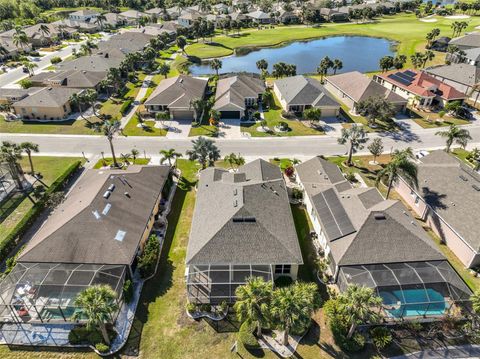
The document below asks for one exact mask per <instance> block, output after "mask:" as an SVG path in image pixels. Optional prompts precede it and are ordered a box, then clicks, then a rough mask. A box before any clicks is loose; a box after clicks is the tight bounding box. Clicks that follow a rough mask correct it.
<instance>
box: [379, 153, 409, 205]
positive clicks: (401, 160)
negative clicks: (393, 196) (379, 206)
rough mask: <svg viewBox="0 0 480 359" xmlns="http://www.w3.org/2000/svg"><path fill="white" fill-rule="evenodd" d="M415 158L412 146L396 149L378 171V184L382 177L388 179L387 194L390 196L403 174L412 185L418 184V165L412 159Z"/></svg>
mask: <svg viewBox="0 0 480 359" xmlns="http://www.w3.org/2000/svg"><path fill="white" fill-rule="evenodd" d="M413 158H414V155H413V151H412V149H411V148H410V147H408V148H406V149H404V150H395V151H393V153H392V155H391V159H390V162H388V163H387V164H386V165H385V166H384V167H383V168H382V169H381V170H380V171H378V173H377V179H376V183H377V184H378V183H379V182H380V180H381V179H382V178H385V179H386V180H387V186H388V189H387V195H386V198H387V199H388V197H389V196H390V192H391V190H392V187H393V184H394V183H395V182H396V181H397V180H398V178H399V177H400V176H402V177H403V178H404V179H405V180H406V181H407V182H408V183H409V184H410V185H411V186H413V187H417V186H418V177H417V165H416V164H415V162H413V161H412V159H413Z"/></svg>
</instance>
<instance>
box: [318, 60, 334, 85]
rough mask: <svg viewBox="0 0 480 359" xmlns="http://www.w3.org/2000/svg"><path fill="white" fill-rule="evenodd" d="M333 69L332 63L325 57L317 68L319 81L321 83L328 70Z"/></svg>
mask: <svg viewBox="0 0 480 359" xmlns="http://www.w3.org/2000/svg"><path fill="white" fill-rule="evenodd" d="M332 67H333V61H332V60H330V58H329V57H328V56H325V57H324V58H323V59H322V60H321V61H320V64H319V65H318V67H317V72H318V74H319V75H320V80H321V81H322V82H323V78H324V77H325V76H326V75H327V73H328V70H329V69H330V68H332Z"/></svg>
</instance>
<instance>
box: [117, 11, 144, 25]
mask: <svg viewBox="0 0 480 359" xmlns="http://www.w3.org/2000/svg"><path fill="white" fill-rule="evenodd" d="M118 15H119V17H120V18H121V19H124V20H125V21H126V23H127V24H128V25H136V24H138V21H139V20H140V19H141V18H143V17H148V18H149V17H150V16H149V14H146V13H144V12H141V11H137V10H127V11H123V12H121V13H119V14H118Z"/></svg>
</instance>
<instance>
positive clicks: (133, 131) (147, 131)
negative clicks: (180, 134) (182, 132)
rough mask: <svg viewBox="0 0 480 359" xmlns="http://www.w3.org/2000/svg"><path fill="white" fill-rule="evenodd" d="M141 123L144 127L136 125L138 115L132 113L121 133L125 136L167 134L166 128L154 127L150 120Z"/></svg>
mask: <svg viewBox="0 0 480 359" xmlns="http://www.w3.org/2000/svg"><path fill="white" fill-rule="evenodd" d="M143 124H144V127H137V125H138V116H137V114H134V115H133V116H132V118H131V119H130V121H128V123H127V125H126V126H125V128H124V129H123V134H124V135H127V136H165V135H166V134H167V130H164V129H163V128H156V127H154V126H153V124H154V122H152V121H146V122H144V123H143Z"/></svg>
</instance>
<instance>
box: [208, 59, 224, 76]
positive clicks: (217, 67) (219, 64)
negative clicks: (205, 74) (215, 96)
mask: <svg viewBox="0 0 480 359" xmlns="http://www.w3.org/2000/svg"><path fill="white" fill-rule="evenodd" d="M210 68H211V69H212V70H215V74H216V75H217V76H218V70H220V69H221V68H222V61H221V60H219V59H213V60H212V61H210Z"/></svg>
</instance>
